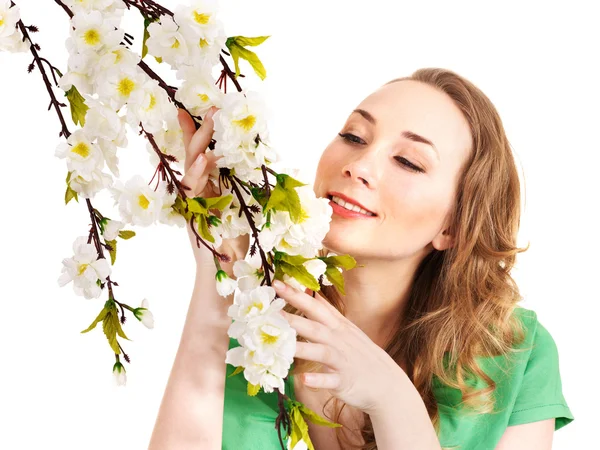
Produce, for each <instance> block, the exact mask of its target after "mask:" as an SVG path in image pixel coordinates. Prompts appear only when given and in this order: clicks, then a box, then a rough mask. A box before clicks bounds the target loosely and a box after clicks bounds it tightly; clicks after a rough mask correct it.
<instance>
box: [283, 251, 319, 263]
mask: <svg viewBox="0 0 600 450" xmlns="http://www.w3.org/2000/svg"><path fill="white" fill-rule="evenodd" d="M310 259H316V258H305V257H304V256H302V255H288V254H287V253H285V252H279V251H277V250H276V251H275V261H285V262H286V263H288V264H292V265H294V266H301V265H302V264H304V263H305V262H306V261H308V260H310Z"/></svg>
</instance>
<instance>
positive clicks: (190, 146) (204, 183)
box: [177, 106, 250, 277]
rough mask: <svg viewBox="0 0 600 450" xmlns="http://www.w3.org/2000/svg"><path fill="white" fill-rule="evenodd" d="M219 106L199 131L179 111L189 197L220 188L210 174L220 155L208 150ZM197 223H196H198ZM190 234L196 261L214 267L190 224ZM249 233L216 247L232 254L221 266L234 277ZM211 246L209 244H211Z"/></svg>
mask: <svg viewBox="0 0 600 450" xmlns="http://www.w3.org/2000/svg"><path fill="white" fill-rule="evenodd" d="M216 111H217V108H216V107H215V106H213V107H212V108H211V109H210V110H209V111H208V112H207V113H206V115H205V116H204V119H203V121H202V126H201V127H200V128H199V129H198V130H196V126H195V123H194V119H192V117H191V116H190V115H189V113H188V112H187V111H186V110H184V109H179V110H178V116H177V118H178V119H179V125H180V126H181V129H182V131H183V142H184V145H185V164H184V171H185V174H184V176H183V178H182V179H181V182H182V183H183V184H184V185H185V186H187V187H189V188H191V190H186V195H187V196H188V197H204V198H208V197H218V196H219V192H218V189H217V188H215V186H214V184H213V183H212V182H209V180H208V177H209V174H210V172H211V171H213V169H215V168H216V167H217V160H218V159H219V158H221V157H217V156H215V154H214V152H212V151H209V152H207V151H206V149H207V148H208V145H209V144H210V141H211V140H212V136H213V134H214V125H215V123H214V121H213V118H212V116H213V114H214V113H215V112H216ZM215 215H216V216H217V217H219V218H220V217H221V212H220V211H218V210H215ZM195 225H196V226H197V224H195ZM187 229H188V235H189V237H190V242H191V244H192V249H193V252H194V257H195V258H196V263H198V264H199V265H209V266H214V262H213V257H212V254H211V253H210V251H209V250H208V249H206V248H204V246H202V245H201V247H198V245H197V244H196V234H195V233H194V232H193V231H192V230H191V227H190V224H189V222H188V224H187ZM249 242H250V239H249V236H248V235H247V234H246V235H243V236H238V237H237V238H235V239H223V243H222V244H221V246H220V247H218V248H216V250H217V251H218V252H219V253H225V254H227V255H229V256H230V257H231V261H230V262H229V263H221V268H222V269H223V270H224V271H225V272H227V274H228V275H229V276H230V277H233V263H234V262H235V261H236V260H238V259H243V258H244V257H245V256H246V253H247V251H248V247H249ZM209 245H210V243H209Z"/></svg>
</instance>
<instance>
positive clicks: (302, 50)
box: [0, 0, 600, 450]
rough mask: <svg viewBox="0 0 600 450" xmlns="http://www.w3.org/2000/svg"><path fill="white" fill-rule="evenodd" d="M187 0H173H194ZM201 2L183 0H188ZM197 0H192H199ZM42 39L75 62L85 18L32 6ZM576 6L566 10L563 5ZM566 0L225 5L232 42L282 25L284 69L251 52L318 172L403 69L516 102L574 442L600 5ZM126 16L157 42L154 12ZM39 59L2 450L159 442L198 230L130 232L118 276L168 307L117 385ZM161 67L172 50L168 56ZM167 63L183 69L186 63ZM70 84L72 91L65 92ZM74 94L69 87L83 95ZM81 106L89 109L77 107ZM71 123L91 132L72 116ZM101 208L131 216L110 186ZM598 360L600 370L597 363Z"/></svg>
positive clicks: (3, 183)
mask: <svg viewBox="0 0 600 450" xmlns="http://www.w3.org/2000/svg"><path fill="white" fill-rule="evenodd" d="M179 1H180V0H163V1H162V4H163V5H165V6H167V7H169V8H170V9H171V10H173V9H174V7H175V5H176V4H177V3H179ZM181 1H183V0H181ZM186 1H187V0H186ZM17 3H18V4H19V5H20V7H21V11H22V16H23V19H24V21H25V23H26V24H36V25H38V26H39V27H40V33H37V34H35V35H33V38H34V41H35V42H38V43H39V44H41V46H42V50H41V53H42V55H43V56H44V57H46V58H48V59H49V60H50V61H52V62H53V64H54V65H56V66H58V67H59V69H60V70H61V71H63V72H65V71H66V61H67V53H66V50H65V48H64V40H65V38H66V37H67V35H68V18H67V16H66V15H65V14H64V12H63V11H62V9H61V8H59V7H58V6H57V5H55V4H54V2H53V1H51V0H44V1H42V0H21V1H18V0H17ZM555 5H557V6H555ZM558 5H559V4H558V3H554V2H548V1H539V2H538V1H535V2H534V1H528V2H522V1H521V2H512V1H505V0H503V1H495V2H481V1H477V2H466V1H451V2H448V1H444V2H426V1H416V0H413V1H369V2H364V1H348V0H327V1H324V0H319V1H314V0H304V1H302V2H287V1H275V0H270V1H266V0H261V1H259V0H254V1H248V0H235V1H231V0H229V1H225V0H223V1H222V11H221V13H220V18H221V20H222V21H223V22H224V24H225V29H226V32H227V35H228V36H232V35H244V36H260V35H271V38H269V39H268V40H267V41H266V42H265V43H264V44H262V45H261V46H260V47H256V51H257V53H258V54H259V56H260V57H261V59H262V61H263V62H264V64H265V67H266V69H267V74H268V76H267V79H266V80H265V81H264V82H262V83H261V82H260V80H259V79H258V78H257V77H256V76H255V75H254V74H253V71H252V70H251V69H250V68H249V66H248V65H246V63H245V62H242V70H243V71H244V73H246V74H247V78H246V79H244V80H242V83H243V84H244V86H248V87H252V88H256V89H260V90H261V92H262V93H263V94H264V95H265V97H266V99H267V102H268V104H269V105H270V107H271V110H272V111H273V117H272V119H271V121H270V124H271V125H270V128H271V132H272V143H273V144H274V145H275V146H276V147H277V148H278V149H279V150H280V152H281V153H282V155H283V156H284V158H285V159H286V160H287V161H288V163H289V166H292V167H301V168H302V169H303V171H305V173H306V178H305V179H306V180H307V181H309V182H310V181H311V180H312V177H313V174H314V169H315V168H316V163H317V161H318V157H319V155H320V153H321V151H322V150H323V149H324V148H325V147H326V145H327V144H328V143H329V141H330V140H331V139H333V138H334V137H335V135H336V133H337V132H338V131H340V128H341V126H342V125H343V123H344V121H345V120H346V117H347V116H348V114H349V112H350V111H351V110H352V109H353V108H354V107H355V106H356V105H357V104H358V103H359V102H360V101H361V100H362V99H363V98H364V97H365V96H367V95H368V94H369V93H370V92H372V91H373V90H374V89H376V88H377V87H379V86H380V85H381V84H383V83H385V82H386V81H389V80H391V79H392V78H396V77H400V76H405V75H409V74H410V73H411V72H412V71H414V70H416V69H418V68H420V67H430V66H437V67H444V68H448V69H451V70H454V71H456V72H458V73H459V74H462V75H463V76H465V77H466V78H468V79H470V80H471V81H473V82H474V83H475V84H476V85H477V86H479V87H480V88H481V89H482V90H483V91H484V92H485V93H486V94H487V95H488V96H489V97H490V99H491V100H492V102H493V103H494V104H495V105H496V107H497V108H498V110H499V112H500V115H501V117H502V118H503V121H504V125H505V128H506V130H507V133H508V137H509V140H510V142H511V144H512V146H513V148H514V150H515V152H516V154H517V157H518V161H517V162H518V164H519V170H520V172H521V173H522V175H523V176H524V179H525V186H524V188H525V192H524V195H525V202H524V205H523V207H524V209H523V218H522V227H521V232H520V242H519V243H520V245H524V244H526V243H527V242H528V241H529V242H531V248H530V250H529V251H528V252H526V253H524V254H521V255H519V260H518V267H517V270H515V272H514V276H515V278H516V279H517V282H518V283H519V286H520V288H521V291H522V293H523V295H524V297H525V301H524V302H523V306H525V307H528V308H531V309H534V310H535V311H537V313H538V317H539V320H540V322H541V323H542V324H543V325H544V326H545V327H546V328H548V329H549V331H550V332H551V334H552V336H553V337H554V339H555V341H556V343H557V346H558V349H559V354H560V369H561V374H562V380H563V392H564V395H565V398H566V399H567V402H568V404H569V406H570V407H571V410H572V412H573V414H574V415H575V421H574V422H573V423H572V424H570V425H568V426H567V427H565V428H564V429H562V430H559V431H558V432H557V433H556V434H555V437H554V442H555V445H554V448H555V449H569V450H570V449H584V448H585V449H587V448H592V447H595V446H596V445H597V433H596V429H595V427H597V423H598V419H599V418H600V414H599V413H598V410H597V409H598V404H599V403H600V398H599V396H598V388H597V382H596V372H595V371H594V369H593V366H594V365H595V364H596V363H597V357H598V343H599V339H598V337H597V336H598V335H597V329H598V313H599V306H598V305H599V304H600V294H599V293H598V278H599V270H600V263H599V262H598V254H599V253H600V244H599V239H598V234H599V232H600V222H599V219H598V217H599V215H598V209H599V204H600V202H599V198H600V176H599V175H598V165H599V163H600V157H599V151H600V145H599V140H598V139H599V135H598V131H599V130H600V113H599V112H598V111H599V109H598V107H599V102H600V88H599V80H600V72H599V69H598V67H600V65H599V64H598V61H599V59H600V56H598V55H599V52H598V49H599V46H600V33H599V31H598V30H599V29H600V27H599V26H598V20H599V19H598V17H599V16H598V10H597V9H596V6H597V4H596V3H595V2H592V1H589V2H581V1H579V2H577V1H572V2H569V3H568V5H567V3H566V2H561V3H560V6H558ZM124 26H125V29H126V30H127V31H128V32H129V33H131V34H134V35H135V36H136V42H135V43H134V49H135V50H136V51H138V52H139V51H140V47H141V39H140V38H141V32H142V21H141V17H140V16H139V15H138V14H137V12H135V11H133V10H132V11H131V12H128V13H127V15H126V21H125V22H124ZM31 59H32V58H31V57H30V55H29V54H7V53H1V54H0V77H1V78H0V79H1V80H2V83H1V85H0V99H1V100H0V127H1V128H0V131H1V133H0V148H1V150H2V159H1V163H0V164H1V168H2V171H1V174H2V175H1V176H0V188H1V192H2V193H3V198H4V207H3V213H2V220H1V221H0V235H1V236H2V258H1V261H0V264H1V271H0V277H1V279H0V284H1V286H2V291H1V294H0V296H1V298H2V302H1V305H2V326H0V342H1V344H0V345H1V346H2V375H1V377H2V382H1V383H0V412H1V414H2V416H3V417H2V427H1V428H2V432H0V448H5V449H11V450H12V449H14V450H17V449H42V448H50V447H51V448H61V449H65V450H67V449H68V450H71V449H77V450H79V449H90V450H92V449H104V448H111V449H119V450H120V449H129V450H135V449H143V448H146V446H147V443H148V440H149V437H150V434H151V432H152V428H153V426H154V421H155V418H156V413H157V411H158V407H159V404H160V401H161V398H162V395H163V390H164V387H165V384H166V381H167V378H168V376H169V372H170V370H171V365H172V362H173V358H174V356H175V352H176V350H177V346H178V343H179V338H180V334H181V330H182V327H183V323H184V319H185V314H186V311H187V307H188V303H189V299H190V295H191V292H192V287H193V282H194V260H193V257H192V253H191V250H190V248H189V244H188V237H187V235H186V233H185V230H184V229H180V228H175V227H168V226H153V227H150V228H139V227H136V228H134V229H135V231H136V232H137V236H136V237H135V238H134V239H132V240H130V241H127V242H126V243H125V242H124V241H122V243H121V244H120V246H119V253H118V257H117V263H116V265H115V266H114V267H113V276H111V278H112V279H113V280H116V281H117V282H118V283H119V287H118V288H116V295H117V298H118V299H119V300H120V301H124V302H126V303H129V304H131V305H132V306H138V305H139V303H140V302H141V300H142V298H144V297H146V298H148V300H149V302H150V307H151V309H152V311H153V313H154V316H155V318H156V327H155V329H154V330H147V329H146V328H144V327H143V326H142V325H141V324H140V323H139V322H137V321H135V320H134V319H133V317H132V316H128V318H129V322H128V323H127V324H126V327H125V331H126V333H127V334H128V336H129V337H130V338H131V339H132V340H133V341H132V342H128V341H124V342H123V346H124V348H125V349H126V351H127V352H128V353H129V355H130V356H131V358H132V364H130V365H126V369H127V375H128V385H127V387H126V388H117V387H116V386H114V385H113V380H112V375H111V370H112V365H113V363H114V355H113V353H112V352H111V351H110V349H109V347H108V345H107V342H106V339H105V337H104V335H103V334H102V332H101V329H100V327H98V328H97V329H96V330H94V331H92V332H90V333H87V334H80V331H81V330H83V329H84V328H86V327H87V326H88V324H89V323H90V322H91V321H92V319H93V318H94V317H95V316H96V314H97V313H98V311H99V310H100V309H101V306H102V304H103V302H104V301H105V299H106V298H105V297H106V296H105V295H103V296H102V297H101V298H100V299H95V300H85V299H84V298H83V297H77V296H75V294H74V293H73V290H72V288H71V284H69V285H67V286H66V287H64V288H59V287H58V284H57V279H58V277H59V275H60V270H61V266H62V265H61V261H62V258H65V257H70V256H71V255H72V250H71V245H72V242H73V240H74V239H75V238H76V237H77V236H80V235H86V233H87V230H88V223H89V215H88V213H87V211H86V208H85V207H84V205H83V204H77V203H75V202H71V203H70V204H69V205H68V206H66V207H65V205H64V191H65V176H66V166H65V162H64V161H63V160H60V159H58V158H56V157H55V156H54V149H55V147H56V145H57V144H58V143H59V142H60V141H61V139H59V138H58V132H59V130H60V127H59V122H58V119H57V117H56V114H55V112H54V110H52V111H47V106H48V104H49V98H48V94H47V92H46V90H45V87H44V84H43V83H42V80H41V77H40V75H39V72H38V70H37V69H36V70H35V71H34V72H33V73H31V74H27V72H26V68H27V65H28V64H29V62H30V61H31ZM149 61H150V64H152V66H153V67H156V66H157V65H156V64H153V61H152V60H151V58H150V59H149ZM157 70H159V72H160V73H161V74H162V75H163V76H164V77H165V78H166V79H167V80H171V81H173V80H174V77H173V76H172V74H171V73H169V72H168V66H166V65H164V67H163V66H161V67H160V69H157ZM56 92H57V94H58V95H60V98H63V97H62V92H61V91H60V90H56ZM65 100H66V99H65ZM64 111H65V112H64V113H65V115H66V117H67V119H69V114H68V111H67V109H64ZM69 128H70V129H71V131H73V130H74V129H76V127H75V126H74V125H73V124H72V123H71V122H70V121H69ZM128 137H129V139H130V146H129V148H127V149H122V150H119V152H120V153H119V156H120V158H121V175H122V178H123V179H127V178H129V177H130V176H132V175H133V174H135V173H140V174H142V175H143V176H144V177H146V178H147V179H150V177H151V176H152V173H153V168H152V167H151V166H150V164H149V162H148V156H147V152H146V150H145V148H144V145H145V144H144V141H143V140H142V139H141V138H140V137H138V136H137V135H136V133H135V132H134V131H132V130H130V132H129V134H128ZM94 205H95V206H96V207H98V208H99V209H100V211H101V212H103V213H104V214H105V215H108V216H109V217H111V216H114V218H118V213H117V212H116V210H115V209H114V208H113V206H112V199H110V197H109V195H108V193H106V192H103V193H102V194H101V195H99V196H98V197H97V199H95V200H94ZM595 367H596V368H597V367H598V366H597V365H595Z"/></svg>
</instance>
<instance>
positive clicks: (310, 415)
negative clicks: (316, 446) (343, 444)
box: [299, 403, 342, 428]
mask: <svg viewBox="0 0 600 450" xmlns="http://www.w3.org/2000/svg"><path fill="white" fill-rule="evenodd" d="M299 409H300V412H301V413H302V415H303V416H304V418H306V419H308V420H310V421H311V422H312V423H314V424H315V425H322V426H324V427H329V428H340V427H341V426H342V425H341V424H339V423H335V422H331V421H329V420H327V419H326V418H324V417H321V416H319V415H318V414H317V413H316V412H314V411H313V410H312V409H310V408H308V407H307V406H306V405H304V404H302V403H300V405H299Z"/></svg>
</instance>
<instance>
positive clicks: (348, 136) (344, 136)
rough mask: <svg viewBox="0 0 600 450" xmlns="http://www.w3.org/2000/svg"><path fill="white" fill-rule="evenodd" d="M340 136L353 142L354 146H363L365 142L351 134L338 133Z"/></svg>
mask: <svg viewBox="0 0 600 450" xmlns="http://www.w3.org/2000/svg"><path fill="white" fill-rule="evenodd" d="M338 135H339V136H340V137H342V138H344V139H345V140H347V141H349V142H352V143H353V144H363V143H364V142H363V140H362V139H361V138H359V137H358V136H354V135H353V134H350V133H343V134H342V133H338Z"/></svg>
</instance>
